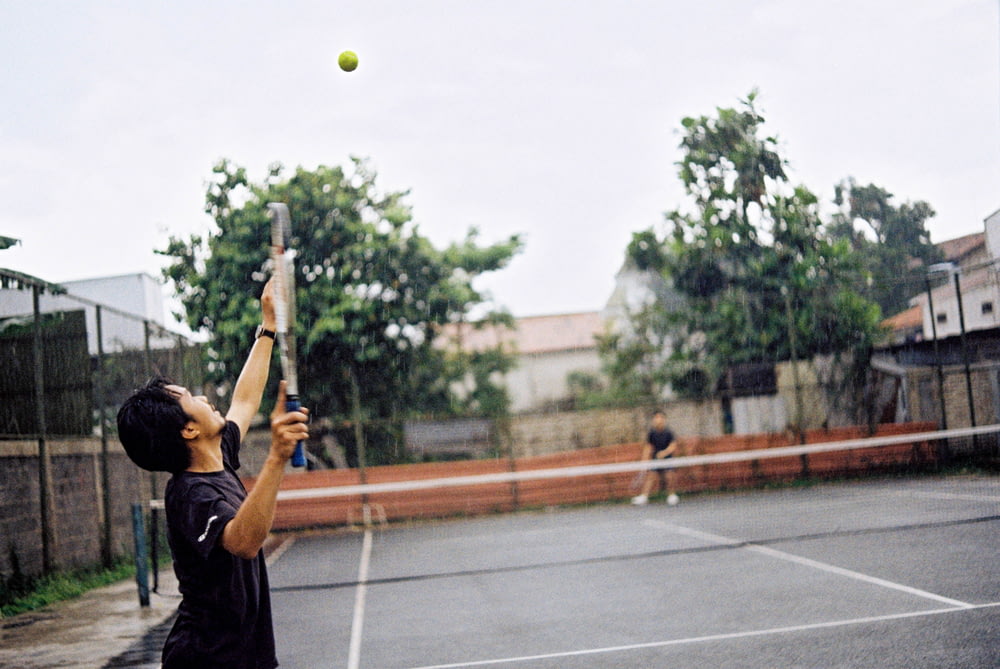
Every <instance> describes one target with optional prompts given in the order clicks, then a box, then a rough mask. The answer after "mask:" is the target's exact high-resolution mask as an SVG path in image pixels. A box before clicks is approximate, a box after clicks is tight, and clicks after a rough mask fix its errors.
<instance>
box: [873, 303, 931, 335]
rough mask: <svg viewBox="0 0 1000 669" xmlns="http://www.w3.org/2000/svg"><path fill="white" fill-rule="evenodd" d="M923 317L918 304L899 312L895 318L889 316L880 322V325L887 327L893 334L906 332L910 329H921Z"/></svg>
mask: <svg viewBox="0 0 1000 669" xmlns="http://www.w3.org/2000/svg"><path fill="white" fill-rule="evenodd" d="M923 324H924V315H923V310H922V309H921V306H920V305H919V304H917V305H914V306H912V307H910V308H909V309H907V310H906V311H901V312H899V313H898V314H896V315H895V316H890V317H889V318H886V319H885V320H884V321H882V325H884V326H886V327H888V328H889V329H890V330H892V331H893V332H898V331H899V330H908V329H910V328H916V327H923Z"/></svg>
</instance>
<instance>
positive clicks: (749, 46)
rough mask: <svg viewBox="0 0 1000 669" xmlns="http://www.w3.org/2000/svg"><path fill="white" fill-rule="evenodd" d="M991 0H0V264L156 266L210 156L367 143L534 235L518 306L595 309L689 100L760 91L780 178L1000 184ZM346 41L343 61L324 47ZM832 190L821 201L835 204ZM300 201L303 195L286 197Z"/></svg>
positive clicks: (650, 198)
mask: <svg viewBox="0 0 1000 669" xmlns="http://www.w3.org/2000/svg"><path fill="white" fill-rule="evenodd" d="M998 5H1000V2H998V0H841V1H839V2H812V1H808V0H761V1H756V2H755V1H753V0H715V1H712V0H706V1H705V2H689V1H684V2H679V1H676V2H675V1H667V0H662V1H659V2H653V1H649V2H642V1H639V2H623V1H621V0H615V1H605V0H567V1H559V2H556V1H547V0H531V1H524V0H500V1H487V0H482V1H477V0H465V1H437V0H435V1H421V0H392V1H390V0H385V1H371V0H364V1H362V0H352V1H351V2H339V1H333V0H325V1H319V0H317V1H314V2H306V1H296V0H284V1H281V2H278V1H274V2H253V1H241V2H204V1H203V0H191V1H188V0H172V1H171V2H162V3H159V2H158V3H151V2H140V1H138V0H136V1H134V2H86V1H82V0H73V1H65V2H55V1H52V0H23V1H19V0H2V1H0V24H2V25H3V26H4V39H3V40H2V42H0V59H2V62H3V63H4V66H3V67H2V68H0V93H2V97H3V101H4V104H3V107H2V110H0V156H2V157H3V159H2V161H0V200H2V202H3V206H2V208H0V235H6V236H13V237H18V238H20V239H21V240H22V244H21V245H20V246H18V247H15V248H13V249H9V250H6V251H0V267H7V268H10V269H15V270H18V271H22V272H27V273H29V274H33V275H35V276H39V277H41V278H43V279H46V280H49V281H68V280H73V279H81V278H91V277H95V276H104V275H112V274H125V273H132V272H141V271H145V272H150V273H152V274H154V275H157V276H158V275H159V269H160V267H161V266H162V264H163V263H162V261H163V259H162V257H159V256H156V255H154V253H153V250H154V249H156V248H162V247H163V246H165V243H166V240H167V237H168V235H171V234H172V235H180V236H187V235H190V234H191V233H201V232H204V231H206V230H207V229H208V227H209V225H210V220H209V219H208V217H207V215H206V214H204V213H203V203H204V188H205V182H206V180H207V179H208V178H209V176H210V175H211V168H212V165H213V164H214V163H215V162H216V161H218V160H219V159H220V158H228V159H230V160H232V161H234V162H235V163H237V164H239V165H242V166H245V167H246V168H247V169H248V170H249V172H250V175H251V177H252V178H254V179H260V178H262V177H263V175H264V174H265V171H266V167H267V165H268V164H270V163H272V162H275V161H278V162H281V163H283V164H285V165H286V166H287V167H288V168H294V167H296V166H299V165H301V166H304V167H306V168H309V169H311V168H315V167H316V166H317V165H319V164H326V165H346V164H347V162H348V159H349V156H352V155H356V156H361V157H366V158H368V159H369V160H370V163H371V165H372V167H374V168H375V169H376V170H377V171H378V173H379V181H380V185H381V187H382V188H383V189H385V190H410V191H411V195H410V197H409V200H408V201H409V203H410V204H411V205H412V207H413V210H414V217H415V220H416V221H417V222H418V223H419V224H420V226H421V227H420V229H421V231H422V232H423V233H424V234H426V235H428V236H429V237H430V238H431V239H432V240H433V241H434V242H435V243H436V244H437V245H439V246H443V245H445V244H447V243H448V242H451V241H457V240H459V239H461V238H462V237H463V236H464V234H465V232H466V230H467V229H468V228H469V227H471V226H475V227H477V228H479V230H480V232H481V240H482V241H483V242H486V243H489V242H494V241H498V240H500V239H502V238H505V237H506V236H508V235H510V234H514V233H521V234H523V235H524V238H525V240H526V249H525V251H524V252H523V253H522V254H521V255H519V256H518V257H517V258H516V259H515V260H514V262H513V263H512V264H511V265H510V266H509V268H507V269H505V270H503V271H502V272H500V273H497V274H496V275H493V276H490V277H488V278H487V279H485V280H484V281H483V282H482V284H481V287H483V288H485V289H487V290H488V291H490V292H491V294H492V295H493V297H494V299H495V301H496V302H497V303H499V304H501V305H504V306H506V307H507V308H508V309H510V310H511V311H512V312H513V313H514V314H515V315H516V316H527V315H538V314H551V313H568V312H575V311H591V310H598V309H600V308H601V307H602V306H603V305H604V303H605V301H606V300H607V298H608V296H609V294H610V292H611V290H612V287H613V283H614V274H615V272H616V271H617V270H618V268H619V266H620V264H621V262H622V259H623V253H624V249H625V246H626V244H627V243H628V240H629V239H630V236H631V234H632V233H633V232H636V231H638V230H641V229H645V228H648V227H650V226H652V225H658V224H661V223H662V220H663V212H664V211H666V210H667V209H670V208H672V207H675V206H677V205H678V204H680V203H681V196H682V194H681V189H680V186H679V182H678V180H677V176H676V166H675V163H676V161H677V160H678V159H679V157H680V153H679V151H678V148H677V145H678V142H679V139H680V135H679V134H678V129H679V128H680V120H681V119H682V118H683V117H684V116H689V115H691V116H693V115H700V114H710V113H713V112H714V110H715V108H716V107H719V106H734V105H736V104H737V103H738V101H739V99H741V98H743V97H745V96H746V94H747V93H748V92H749V91H750V90H751V89H753V88H758V89H759V90H760V98H759V100H760V107H761V108H762V109H763V111H764V114H765V116H766V118H767V121H768V123H767V125H766V130H767V131H769V132H770V133H774V134H777V135H778V138H779V140H780V142H781V146H782V149H783V152H784V156H785V157H786V158H787V159H788V160H789V161H790V163H791V168H792V177H793V180H794V181H795V182H799V183H804V184H805V185H806V186H808V187H809V188H810V189H812V190H813V191H815V192H817V193H818V194H820V195H821V196H822V197H823V198H825V199H827V200H828V199H829V198H831V197H832V194H833V186H834V184H835V183H836V182H838V181H839V180H841V179H844V178H846V177H848V176H853V177H855V178H856V179H857V180H858V181H860V182H862V183H869V182H873V183H876V184H878V185H880V186H882V187H884V188H886V189H887V190H889V191H890V192H892V193H894V194H895V195H896V197H897V201H898V202H902V201H905V200H926V201H927V202H929V203H930V204H931V205H932V206H933V207H934V209H935V210H936V211H937V213H938V215H937V217H936V218H935V219H934V220H932V221H931V223H930V225H929V227H930V230H931V237H932V239H933V240H934V241H942V240H944V239H949V238H952V237H956V236H960V235H964V234H969V233H972V232H979V231H981V230H982V229H983V219H984V218H985V217H986V216H988V215H989V214H991V213H992V212H994V211H996V210H997V209H1000V189H998V187H997V186H998V184H1000V49H998V43H1000V17H998ZM344 49H352V50H354V51H356V52H357V53H358V55H359V57H360V66H359V67H358V69H357V70H356V71H355V72H353V73H351V74H346V73H343V72H340V71H339V70H338V69H337V66H336V58H337V54H338V53H339V52H340V51H342V50H344ZM830 208H831V207H830V206H827V208H826V211H829V210H830ZM292 214H293V217H294V212H292Z"/></svg>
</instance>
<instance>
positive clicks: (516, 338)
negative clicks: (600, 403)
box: [444, 312, 605, 413]
mask: <svg viewBox="0 0 1000 669" xmlns="http://www.w3.org/2000/svg"><path fill="white" fill-rule="evenodd" d="M604 330H605V323H604V320H603V318H602V316H601V314H600V313H598V312H582V313H573V314H557V315H552V316H530V317H527V318H518V319H516V320H515V322H514V327H513V328H506V327H499V326H488V327H484V328H476V327H474V326H472V325H469V324H467V323H463V324H461V325H452V326H450V327H448V328H446V329H445V331H444V336H445V337H447V338H448V339H449V340H452V341H458V342H460V345H461V346H462V348H463V349H464V350H466V351H485V350H489V349H493V348H497V347H498V346H503V347H504V348H505V349H506V350H507V351H510V352H511V353H513V354H514V356H515V357H516V359H517V364H516V366H515V368H514V369H512V370H511V371H510V372H508V373H507V374H506V376H505V378H504V381H503V383H504V385H505V386H506V388H507V392H508V395H509V396H510V400H511V411H512V412H514V413H521V412H527V411H536V410H541V409H544V408H547V407H549V406H552V405H554V404H557V403H559V402H560V401H563V400H565V399H567V398H568V397H569V386H568V384H567V380H566V379H567V376H568V375H569V374H570V373H571V372H585V373H590V374H598V373H599V372H600V369H601V361H600V356H599V355H598V351H597V336H599V335H600V334H602V333H603V332H604Z"/></svg>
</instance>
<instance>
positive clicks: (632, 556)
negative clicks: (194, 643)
mask: <svg viewBox="0 0 1000 669" xmlns="http://www.w3.org/2000/svg"><path fill="white" fill-rule="evenodd" d="M998 520H1000V516H987V517H985V518H967V519H961V520H945V521H937V522H933V523H919V524H913V525H897V526H893V527H874V528H861V529H857V530H834V531H830V532H815V533H812V534H798V535H791V536H784V537H776V538H772V539H750V540H747V541H733V542H731V543H724V544H723V543H718V542H717V541H718V539H720V538H721V537H717V536H715V535H707V534H702V533H699V532H698V531H697V530H688V532H687V533H688V534H689V535H690V536H693V537H696V538H700V539H703V540H705V541H708V542H709V543H710V544H711V545H708V546H689V547H686V548H667V549H663V550H657V551H646V552H642V553H627V554H625V555H597V556H594V557H587V558H576V559H573V560H559V561H555V562H543V563H532V564H519V565H511V566H508V567H486V568H482V569H460V570H457V571H443V572H435V573H430V574H409V575H403V576H385V577H383V578H368V579H367V580H366V581H365V584H366V585H393V584H396V583H409V582H413V581H431V580H437V579H446V578H463V577H468V576H492V575H497V574H510V573H517V572H524V571H535V570H540V569H559V568H563V567H574V566H585V565H593V564H602V563H609V562H631V561H635V560H647V559H650V558H660V557H671V556H677V555H693V554H696V553H707V552H712V551H723V550H735V549H739V548H745V547H747V546H751V545H755V546H767V545H773V544H785V543H791V542H797V541H811V540H814V539H829V538H833V537H848V536H859V535H866V534H886V533H889V532H910V531H913V530H921V529H929V528H937V527H951V526H954V525H969V524H972V523H983V522H996V521H998ZM642 523H643V524H644V525H653V526H657V524H658V523H661V521H656V520H648V519H647V520H644V521H642ZM659 528H660V529H663V526H662V524H661V525H659ZM358 585H359V582H358V581H357V580H350V581H336V582H324V583H317V582H314V583H301V584H298V585H275V586H272V587H271V592H308V591H311V590H337V589H341V588H355V587H357V586H358Z"/></svg>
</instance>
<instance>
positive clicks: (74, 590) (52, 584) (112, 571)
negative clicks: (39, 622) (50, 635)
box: [0, 554, 135, 618]
mask: <svg viewBox="0 0 1000 669" xmlns="http://www.w3.org/2000/svg"><path fill="white" fill-rule="evenodd" d="M12 557H13V560H12V562H13V565H14V568H13V570H12V574H11V575H10V576H9V577H7V578H3V577H2V576H0V618H7V617H9V616H13V615H17V614H18V613H24V612H26V611H34V610H35V609H40V608H42V607H43V606H48V605H50V604H54V603H56V602H60V601H63V600H66V599H73V598H75V597H79V596H80V595H82V594H83V593H85V592H87V591H88V590H92V589H93V588H99V587H101V586H105V585H110V584H112V583H117V582H119V581H121V580H124V579H126V578H130V577H133V576H135V562H134V561H133V560H132V559H131V558H119V559H118V561H116V562H115V563H114V564H112V565H111V567H109V568H103V567H89V568H83V569H73V570H70V571H62V572H54V573H52V574H48V575H45V576H36V577H32V576H26V575H25V574H23V573H22V572H21V569H20V565H19V564H18V562H17V558H16V554H13V555H12Z"/></svg>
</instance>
